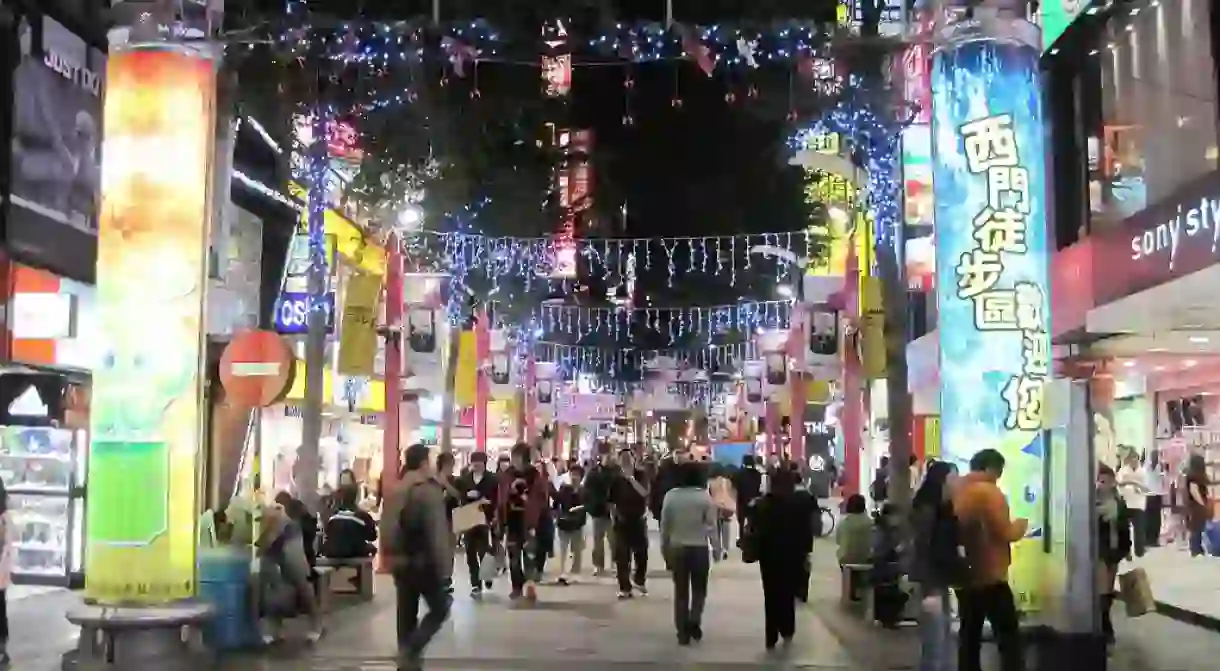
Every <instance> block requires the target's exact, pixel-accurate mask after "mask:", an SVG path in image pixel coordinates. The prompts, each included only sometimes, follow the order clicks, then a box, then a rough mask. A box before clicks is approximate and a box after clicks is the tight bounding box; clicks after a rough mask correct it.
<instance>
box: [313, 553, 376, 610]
mask: <svg viewBox="0 0 1220 671" xmlns="http://www.w3.org/2000/svg"><path fill="white" fill-rule="evenodd" d="M318 568H329V569H331V570H332V571H337V570H338V569H353V570H355V571H356V581H357V584H358V585H359V586H358V587H357V588H356V589H354V590H343V591H342V592H339V593H341V594H356V595H358V596H359V597H360V598H361V599H364V600H366V601H367V600H371V599H372V598H373V576H374V574H375V571H374V568H373V558H372V557H353V558H351V559H335V558H332V557H318ZM330 582H331V584H332V586H333V585H334V584H335V581H334V580H331V581H330Z"/></svg>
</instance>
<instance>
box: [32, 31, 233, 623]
mask: <svg viewBox="0 0 1220 671" xmlns="http://www.w3.org/2000/svg"><path fill="white" fill-rule="evenodd" d="M207 49H208V47H206V46H205V45H203V44H199V45H196V46H191V47H185V46H169V45H165V44H158V45H156V47H154V48H147V47H145V48H141V47H126V48H125V47H124V46H122V45H112V46H111V52H110V62H109V69H108V70H107V73H106V74H107V82H108V87H107V91H106V155H105V157H104V165H103V168H102V170H103V172H104V173H105V175H106V179H105V180H104V182H103V184H104V187H105V188H104V192H103V194H102V202H103V207H102V208H101V212H102V217H101V226H100V231H99V238H98V271H97V279H98V283H97V294H98V314H99V322H100V324H101V328H100V329H99V331H100V333H99V337H98V339H99V341H100V343H101V349H102V351H103V353H104V354H103V356H102V357H101V359H100V363H99V365H98V366H97V368H96V369H95V370H94V373H93V385H94V387H93V390H94V398H93V407H92V416H91V418H90V434H91V435H90V438H91V441H92V442H91V444H90V446H89V462H88V463H89V480H88V482H89V505H88V506H87V507H86V520H85V527H84V528H85V533H86V541H87V549H86V552H85V561H86V566H85V596H86V598H88V599H95V600H97V602H99V603H101V604H106V605H109V604H119V603H122V604H131V603H148V604H163V603H169V602H174V601H181V600H183V599H189V598H192V597H194V596H195V595H196V594H195V569H196V564H195V550H196V546H197V543H198V539H197V538H196V535H195V530H196V522H197V518H198V515H199V508H198V503H199V500H200V497H199V492H198V491H197V483H198V477H197V476H198V472H197V470H196V467H197V464H198V461H199V457H200V451H199V450H200V446H201V445H203V444H205V442H206V441H205V440H204V437H203V436H202V435H201V432H202V427H203V424H204V423H203V421H202V414H201V413H202V406H203V402H204V399H203V387H204V385H203V384H202V381H201V380H200V374H201V372H202V369H203V366H202V365H201V364H202V361H203V351H202V344H203V342H204V339H205V333H206V331H205V325H204V322H203V318H204V288H205V287H206V286H207V285H206V283H205V280H203V278H204V276H205V274H206V260H207V249H208V218H209V213H210V211H211V208H212V203H211V200H210V199H209V195H210V194H209V192H210V185H211V184H212V175H211V170H210V166H211V164H212V156H213V153H214V146H213V144H214V139H215V137H216V131H215V129H216V122H215V117H214V110H215V107H216V104H215V96H216V71H217V69H218V66H217V61H216V60H214V59H213V58H212V57H210V55H208V54H207ZM31 97H32V96H31Z"/></svg>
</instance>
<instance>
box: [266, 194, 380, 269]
mask: <svg viewBox="0 0 1220 671" xmlns="http://www.w3.org/2000/svg"><path fill="white" fill-rule="evenodd" d="M288 193H289V194H291V195H292V196H293V197H294V198H299V199H301V200H302V201H303V202H308V201H309V193H308V192H307V191H306V190H305V187H303V186H301V185H300V184H297V183H296V182H293V183H291V184H289V185H288ZM308 220H309V212H308V211H305V212H302V213H301V231H302V232H304V231H305V230H306V229H307V228H308V226H309V221H308ZM322 225H323V227H324V228H325V231H326V236H327V237H328V238H333V239H334V245H335V249H336V251H338V252H339V256H340V257H342V258H343V260H344V261H345V262H347V263H350V264H352V265H353V266H356V267H357V268H359V269H360V270H361V272H365V273H370V274H373V275H377V276H378V277H384V276H385V268H386V266H385V264H386V259H385V249H383V248H382V247H381V246H380V245H378V244H376V243H374V242H370V241H369V240H368V239H367V237H366V236H365V234H364V231H363V230H362V229H361V228H360V227H359V226H357V225H356V224H355V223H353V222H352V221H351V220H350V219H348V218H347V217H345V216H343V215H342V214H339V213H338V212H336V211H335V210H333V209H329V210H326V212H325V213H324V214H323V215H322Z"/></svg>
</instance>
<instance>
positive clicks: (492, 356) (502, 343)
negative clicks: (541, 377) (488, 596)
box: [487, 330, 521, 399]
mask: <svg viewBox="0 0 1220 671" xmlns="http://www.w3.org/2000/svg"><path fill="white" fill-rule="evenodd" d="M488 340H489V342H490V343H491V344H490V346H489V347H488V361H487V365H488V379H489V380H490V382H491V395H492V397H493V398H498V399H508V398H513V397H514V396H516V394H517V379H518V375H519V373H520V371H519V368H520V366H519V365H518V364H519V363H521V362H516V361H514V360H513V352H512V350H511V348H510V345H511V343H510V342H509V341H508V334H507V333H505V332H504V331H499V330H496V331H492V332H491V333H490V337H489V339H488Z"/></svg>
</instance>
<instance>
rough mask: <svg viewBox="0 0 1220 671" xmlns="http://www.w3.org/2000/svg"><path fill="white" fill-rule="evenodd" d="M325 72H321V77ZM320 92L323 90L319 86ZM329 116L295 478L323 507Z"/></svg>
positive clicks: (314, 151)
mask: <svg viewBox="0 0 1220 671" xmlns="http://www.w3.org/2000/svg"><path fill="white" fill-rule="evenodd" d="M320 79H321V75H320V73H319V80H320ZM319 93H320V92H319ZM326 121H327V120H326V118H325V116H324V115H323V113H322V105H321V104H318V105H317V106H316V107H315V109H314V115H313V143H312V144H311V145H310V147H309V171H310V175H309V178H310V179H309V224H308V232H309V243H310V244H309V256H310V259H309V261H310V262H309V274H308V277H307V287H308V291H309V316H308V327H309V329H308V332H307V335H306V340H305V406H304V408H302V412H301V445H300V447H299V448H298V450H297V460H296V468H295V469H294V471H295V472H294V478H293V480H294V482H295V484H296V490H297V491H296V495H297V498H299V499H300V500H301V503H303V504H305V507H306V508H307V509H309V510H312V511H315V512H316V511H317V506H318V484H319V483H318V470H319V463H320V460H321V459H320V456H319V444H320V443H321V440H322V408H323V403H324V399H323V398H322V395H323V387H324V385H325V369H326V327H327V321H328V320H327V317H328V315H327V304H326V284H327V279H328V277H329V272H328V268H327V265H326V245H325V242H324V240H325V220H324V215H325V212H326V179H325V176H326V169H327V168H326V161H327V153H326V125H327V124H326Z"/></svg>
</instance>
